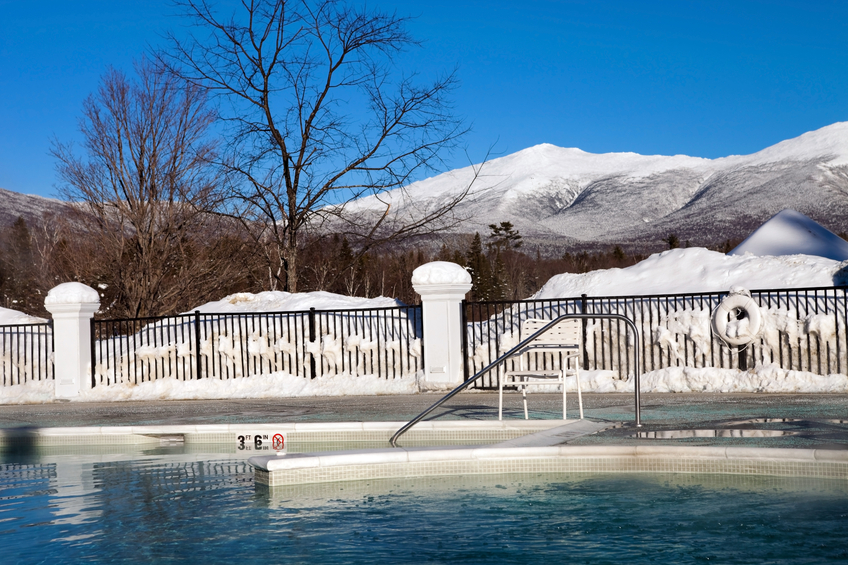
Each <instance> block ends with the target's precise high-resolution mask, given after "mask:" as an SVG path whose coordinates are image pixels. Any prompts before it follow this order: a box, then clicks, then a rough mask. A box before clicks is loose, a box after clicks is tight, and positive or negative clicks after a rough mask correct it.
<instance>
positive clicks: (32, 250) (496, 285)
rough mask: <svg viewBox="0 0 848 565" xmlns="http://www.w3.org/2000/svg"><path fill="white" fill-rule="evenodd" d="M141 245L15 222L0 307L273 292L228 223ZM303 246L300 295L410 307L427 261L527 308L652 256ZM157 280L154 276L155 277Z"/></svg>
mask: <svg viewBox="0 0 848 565" xmlns="http://www.w3.org/2000/svg"><path fill="white" fill-rule="evenodd" d="M137 239H138V238H137V236H135V235H133V234H128V235H127V236H126V237H124V238H121V239H120V240H116V244H115V245H116V246H117V248H116V249H104V247H103V245H104V243H103V240H102V239H100V238H93V237H91V236H90V234H89V233H87V232H86V230H85V229H83V228H80V227H76V228H75V227H74V225H73V223H71V222H69V221H68V220H66V219H60V218H56V217H54V216H48V217H45V218H44V220H43V221H40V222H37V223H35V225H30V224H28V223H27V222H26V221H25V220H24V219H23V218H19V219H18V220H17V221H16V222H15V223H14V224H13V225H12V226H10V227H8V228H5V229H2V230H0V298H2V303H0V304H2V306H4V307H6V308H13V309H15V310H20V311H23V312H26V313H28V314H32V315H38V316H48V314H47V312H46V311H45V310H44V297H45V296H46V294H47V292H48V291H49V290H50V289H51V288H52V287H54V286H56V285H57V284H60V283H62V282H67V281H79V282H82V283H84V284H87V285H89V286H91V287H92V288H95V289H97V290H98V292H100V294H101V311H100V313H99V314H98V317H105V318H123V317H138V316H155V315H167V314H173V313H177V312H184V311H189V310H191V309H192V308H194V307H196V306H198V305H200V304H203V303H205V302H208V301H211V300H218V299H220V298H223V297H224V296H226V295H228V294H232V293H236V292H261V291H265V290H275V279H274V277H273V273H269V272H268V263H267V260H266V257H264V255H263V254H264V253H266V252H267V250H266V249H263V248H262V246H261V243H257V242H256V241H255V239H253V238H251V237H249V236H248V235H246V234H243V233H241V232H240V230H239V227H238V225H237V224H235V223H233V222H230V221H227V220H226V219H222V220H214V219H213V221H207V222H204V223H203V225H202V227H201V228H199V229H197V230H196V231H193V232H191V233H186V234H182V236H181V240H180V241H177V242H174V244H173V245H170V246H169V247H168V252H167V254H166V255H162V256H160V257H159V258H158V259H159V261H157V262H156V263H155V264H152V265H139V264H138V257H139V255H138V253H137V252H136V250H137V249H138V248H139V246H140V243H139V242H137V241H136V240H137ZM304 241H305V243H304V244H303V248H302V256H303V257H304V258H305V261H304V263H303V268H302V269H301V270H300V271H299V273H298V277H299V278H298V289H299V290H300V291H301V292H305V291H313V290H324V291H329V292H335V293H339V294H345V295H350V296H364V297H375V296H387V297H392V298H397V299H400V300H402V301H403V302H405V303H407V304H415V303H417V302H418V296H417V294H416V293H415V291H414V290H413V288H412V283H411V277H412V271H413V270H414V269H415V268H416V267H418V266H419V265H422V264H424V263H427V262H430V261H437V260H438V261H452V262H454V263H457V264H459V265H462V266H463V267H466V268H467V269H468V270H469V272H470V273H471V275H472V279H473V290H472V292H471V294H470V298H471V299H472V300H500V299H522V298H527V297H528V296H530V295H531V294H533V293H534V292H536V291H537V290H539V289H540V288H541V287H542V285H543V284H544V283H545V282H546V281H547V280H548V279H550V278H551V277H552V276H554V275H557V274H560V273H582V272H588V271H593V270H597V269H608V268H612V267H627V266H629V265H633V264H635V263H637V262H638V261H640V260H642V259H644V258H645V256H646V254H639V253H633V252H629V253H628V252H625V251H624V249H623V247H622V246H612V247H610V248H609V249H608V250H607V251H595V252H573V251H564V252H563V253H562V254H561V255H559V256H554V257H551V256H550V255H548V256H543V255H542V254H540V252H539V251H538V250H536V249H529V248H527V247H525V246H524V245H522V238H521V235H520V234H519V233H518V232H517V231H516V230H515V229H514V228H513V226H512V225H511V224H510V223H509V222H501V223H500V224H499V225H491V226H490V227H489V232H488V233H485V234H480V233H477V234H474V235H457V236H452V237H451V238H450V243H443V244H442V245H441V246H438V245H436V246H434V245H433V244H432V242H428V243H427V244H421V245H419V246H416V245H414V244H409V243H406V244H405V245H404V246H403V247H401V246H395V247H384V248H381V249H378V250H373V249H372V250H368V251H363V250H361V249H356V248H355V247H353V246H352V245H351V244H350V243H349V242H348V240H347V239H346V238H344V237H343V236H340V235H334V234H328V235H322V236H315V235H312V236H310V237H308V238H305V239H304ZM664 241H665V244H666V245H667V246H668V247H676V246H678V245H679V244H680V242H679V241H678V240H677V239H676V237H674V236H673V235H672V236H669V238H667V239H666V240H664ZM685 243H688V242H684V245H685ZM736 243H738V242H730V241H728V242H725V244H724V245H723V246H722V247H723V248H722V249H717V250H718V251H724V252H726V251H728V250H729V249H731V248H732V247H733V246H735V244H736ZM151 270H153V271H155V276H150V273H149V271H151ZM150 285H155V288H149V286H150ZM139 287H146V288H144V289H142V290H145V291H147V292H140V291H139V290H138V288H139ZM139 297H141V298H139ZM140 301H142V302H144V303H143V304H140V303H139V302H140Z"/></svg>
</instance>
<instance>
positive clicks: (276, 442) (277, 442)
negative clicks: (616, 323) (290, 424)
mask: <svg viewBox="0 0 848 565" xmlns="http://www.w3.org/2000/svg"><path fill="white" fill-rule="evenodd" d="M285 445H286V440H285V438H284V437H283V434H274V437H273V438H271V449H273V450H275V451H282V449H283V447H284V446H285Z"/></svg>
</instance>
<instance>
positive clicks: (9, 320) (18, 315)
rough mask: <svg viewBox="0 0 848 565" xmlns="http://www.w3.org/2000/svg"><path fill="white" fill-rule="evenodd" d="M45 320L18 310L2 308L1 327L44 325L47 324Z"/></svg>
mask: <svg viewBox="0 0 848 565" xmlns="http://www.w3.org/2000/svg"><path fill="white" fill-rule="evenodd" d="M46 321H47V320H45V319H44V318H38V317H36V316H30V315H28V314H24V313H23V312H18V311H17V310H11V309H9V308H3V307H0V326H2V325H7V324H9V325H12V324H43V323H44V322H46Z"/></svg>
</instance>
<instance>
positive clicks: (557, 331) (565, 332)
mask: <svg viewBox="0 0 848 565" xmlns="http://www.w3.org/2000/svg"><path fill="white" fill-rule="evenodd" d="M549 323H551V320H524V322H523V323H522V324H521V336H522V338H521V339H522V340H524V339H527V338H528V337H529V336H531V335H533V334H534V333H536V332H537V331H539V330H541V329H542V328H544V327H545V326H546V325H548V324H549ZM580 329H581V326H580V320H578V319H570V320H563V321H561V322H559V323H558V324H557V325H555V326H554V327H552V328H551V329H549V330H548V331H546V332H545V333H543V334H542V335H540V336H538V337H537V338H536V339H534V340H533V341H531V342H530V343H529V344H527V345H526V346H524V347H522V348H521V349H520V350H519V351H517V352H516V353H515V354H514V355H513V356H512V357H518V365H519V368H518V370H517V371H506V372H505V373H504V375H503V377H502V378H501V379H500V384H499V386H498V420H502V419H503V389H504V386H509V385H514V386H515V387H516V388H517V389H518V390H520V391H521V393H522V395H523V398H524V419H525V420H528V419H529V416H528V414H527V389H528V388H529V387H531V386H546V385H547V386H550V385H553V384H559V385H560V386H561V387H562V419H563V420H567V419H568V418H567V417H566V413H565V377H566V376H570V375H574V377H575V379H576V380H577V401H578V404H579V406H580V419H581V420H582V419H583V395H582V393H581V391H580V352H581V347H580V341H581V340H580V334H581V331H580ZM550 355H553V356H559V357H560V368H559V369H556V368H554V367H552V366H551V365H552V361H553V359H551V357H550ZM572 361H573V362H574V368H571V366H570V365H571V362H572ZM545 362H547V364H548V367H549V368H546V369H539V368H538V367H540V366H542V365H543V364H544V363H545ZM531 366H536V367H537V369H536V370H533V369H531V368H530V367H531Z"/></svg>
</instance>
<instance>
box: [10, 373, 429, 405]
mask: <svg viewBox="0 0 848 565" xmlns="http://www.w3.org/2000/svg"><path fill="white" fill-rule="evenodd" d="M419 376H420V375H417V376H416V377H415V378H405V379H391V380H390V379H384V378H380V377H377V376H375V375H363V376H351V375H348V374H339V375H330V376H323V377H319V378H316V379H305V378H303V377H297V376H292V375H289V374H287V373H273V374H270V375H255V376H252V377H249V378H240V379H228V380H221V379H200V380H196V381H180V380H176V379H172V378H166V379H158V380H155V381H146V382H144V383H140V384H138V385H134V384H129V383H119V384H115V385H109V386H98V387H95V388H94V389H91V390H86V391H83V393H82V395H81V396H80V397H79V398H76V399H74V401H76V402H101V401H108V402H112V401H141V400H214V399H220V398H295V397H303V396H374V395H381V394H415V393H417V392H418V378H419ZM52 400H53V381H30V382H27V383H26V384H22V385H16V386H7V387H0V404H33V403H42V402H51V401H52Z"/></svg>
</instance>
